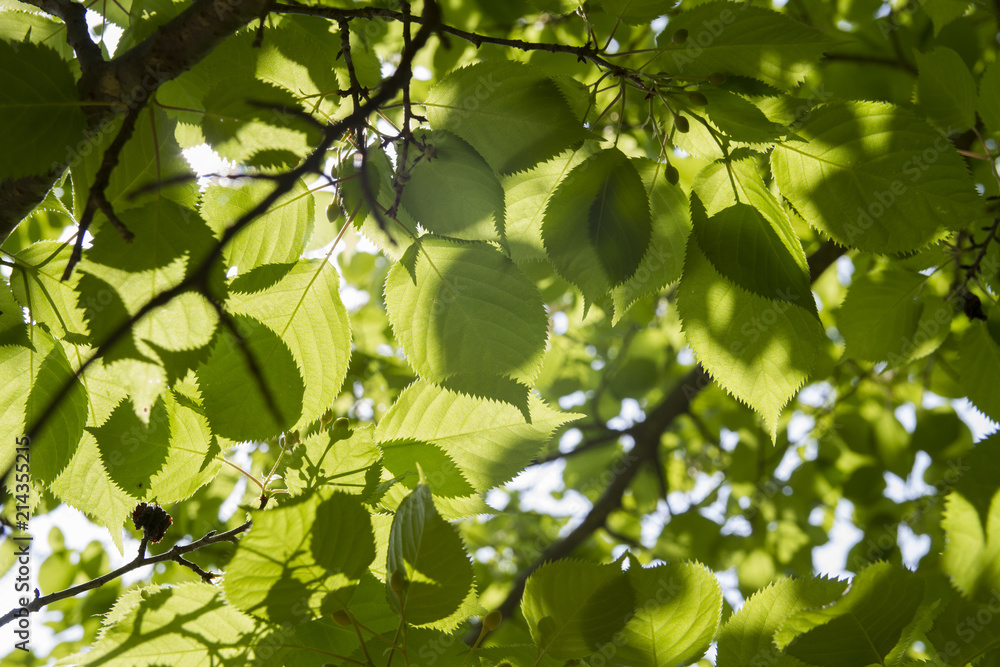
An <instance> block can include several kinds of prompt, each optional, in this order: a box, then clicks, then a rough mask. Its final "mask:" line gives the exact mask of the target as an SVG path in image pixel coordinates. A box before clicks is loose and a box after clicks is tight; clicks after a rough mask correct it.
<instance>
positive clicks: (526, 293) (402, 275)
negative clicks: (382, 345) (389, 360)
mask: <svg viewBox="0 0 1000 667" xmlns="http://www.w3.org/2000/svg"><path fill="white" fill-rule="evenodd" d="M385 303H386V310H387V311H388V314H389V321H390V322H391V323H392V327H393V331H394V332H395V334H396V339H397V340H398V341H399V342H400V344H401V345H402V347H403V349H404V350H405V351H406V354H407V359H408V360H409V362H410V364H411V365H412V366H413V368H414V370H416V371H417V373H419V374H420V375H421V376H422V377H423V378H425V379H428V380H431V381H433V382H441V381H443V380H447V379H449V378H456V377H457V378H461V377H476V376H502V377H508V378H511V379H514V380H518V381H522V382H525V383H530V382H531V380H532V378H534V376H535V373H536V372H537V371H538V368H539V366H540V364H541V360H542V354H543V352H544V350H545V340H546V338H547V336H548V331H547V321H546V317H545V308H544V305H543V303H542V296H541V294H539V292H538V288H537V287H535V285H534V283H533V282H532V281H531V280H530V279H529V278H528V277H527V276H526V275H524V273H522V272H521V270H520V269H518V268H517V266H516V265H515V264H514V263H513V262H511V261H510V260H509V259H507V258H506V257H505V256H504V255H503V254H502V253H501V252H500V251H499V250H497V249H496V248H494V247H492V246H489V245H485V244H460V243H455V242H452V241H448V240H445V239H438V238H423V239H421V241H420V242H419V244H415V245H413V246H411V248H410V249H409V250H408V251H407V257H406V258H404V259H403V260H401V261H400V262H399V263H397V264H396V265H395V266H393V267H392V269H391V270H390V271H389V275H388V277H387V278H386V282H385Z"/></svg>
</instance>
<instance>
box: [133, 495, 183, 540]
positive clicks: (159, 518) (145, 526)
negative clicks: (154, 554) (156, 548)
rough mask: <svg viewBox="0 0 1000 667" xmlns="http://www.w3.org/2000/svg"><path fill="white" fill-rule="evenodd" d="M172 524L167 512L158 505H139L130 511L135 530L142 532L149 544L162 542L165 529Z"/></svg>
mask: <svg viewBox="0 0 1000 667" xmlns="http://www.w3.org/2000/svg"><path fill="white" fill-rule="evenodd" d="M173 522H174V520H173V519H172V518H171V517H170V515H169V514H167V511H166V510H165V509H163V508H162V507H160V506H159V505H148V504H146V503H139V504H138V505H136V506H135V509H134V510H132V523H133V524H135V529H136V530H141V531H143V533H144V534H145V536H146V539H147V540H148V541H150V542H154V543H155V542H159V541H160V540H162V539H163V536H164V534H166V532H167V528H169V527H170V524H172V523H173Z"/></svg>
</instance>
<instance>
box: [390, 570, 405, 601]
mask: <svg viewBox="0 0 1000 667" xmlns="http://www.w3.org/2000/svg"><path fill="white" fill-rule="evenodd" d="M389 588H391V589H392V592H393V593H395V594H396V595H399V594H400V593H402V592H403V591H404V590H405V589H406V576H405V575H404V574H403V573H402V572H400V571H399V570H396V571H395V572H393V573H392V574H391V575H389Z"/></svg>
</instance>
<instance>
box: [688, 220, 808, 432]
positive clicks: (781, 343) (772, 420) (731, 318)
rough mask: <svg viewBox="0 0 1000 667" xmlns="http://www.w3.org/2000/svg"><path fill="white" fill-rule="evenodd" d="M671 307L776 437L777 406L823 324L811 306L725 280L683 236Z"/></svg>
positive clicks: (801, 378)
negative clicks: (676, 288)
mask: <svg viewBox="0 0 1000 667" xmlns="http://www.w3.org/2000/svg"><path fill="white" fill-rule="evenodd" d="M677 308H678V310H679V312H680V316H681V317H682V318H683V320H684V332H685V334H686V336H687V341H688V344H689V345H691V349H692V350H693V351H694V353H695V356H697V357H698V360H699V361H700V362H701V363H702V365H703V366H704V367H705V369H706V370H707V371H708V372H709V373H710V374H711V375H712V377H713V378H715V380H716V381H717V382H718V383H719V385H720V386H722V387H723V388H724V389H725V390H726V391H728V392H729V393H731V394H732V395H733V396H735V397H736V398H738V399H739V400H740V401H743V402H744V403H746V404H747V405H749V406H750V407H752V408H753V409H754V410H755V411H756V412H758V413H759V414H760V415H761V416H762V417H763V418H764V422H765V424H767V430H768V431H769V432H770V433H771V437H772V438H774V437H775V434H776V431H777V428H778V417H779V415H780V414H781V410H782V408H783V407H784V406H785V404H786V403H787V402H788V401H789V399H791V398H792V396H794V395H795V393H796V392H797V391H798V390H799V388H800V387H801V386H802V384H803V383H804V382H805V380H806V378H808V377H809V373H810V371H811V370H812V367H813V365H814V364H815V363H816V359H817V358H818V354H819V348H820V345H821V344H822V340H823V338H824V336H823V329H822V327H821V326H820V323H819V320H818V319H817V318H816V316H815V315H814V314H813V313H812V312H811V309H810V310H806V309H805V308H803V307H800V306H798V305H795V304H793V303H790V302H789V301H772V300H770V299H765V298H764V297H760V296H757V295H754V294H750V293H749V292H746V291H744V290H743V289H741V288H739V287H737V286H736V285H734V284H733V283H731V282H730V281H728V280H726V279H725V277H723V276H722V275H721V274H719V273H718V271H716V270H715V269H714V268H713V267H712V264H711V262H709V261H708V259H707V258H706V257H705V255H704V253H703V252H702V251H701V249H700V247H699V246H698V244H697V243H696V242H695V240H694V238H693V237H692V239H690V240H689V241H688V247H687V257H686V259H685V262H684V275H683V276H682V277H681V285H680V289H679V292H678V299H677Z"/></svg>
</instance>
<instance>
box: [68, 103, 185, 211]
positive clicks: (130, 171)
mask: <svg viewBox="0 0 1000 667" xmlns="http://www.w3.org/2000/svg"><path fill="white" fill-rule="evenodd" d="M120 126H121V120H120V119H116V120H113V121H111V123H110V124H109V125H107V126H105V128H104V130H103V131H102V132H101V133H100V134H99V135H97V136H96V137H94V138H93V139H91V140H90V142H88V144H87V145H85V146H79V147H78V150H79V153H77V152H74V153H73V155H72V158H73V159H72V162H71V163H70V175H71V177H72V179H73V214H74V216H76V218H77V219H79V218H80V217H81V216H82V215H83V210H84V208H85V207H86V204H87V198H88V197H89V196H90V188H91V186H92V185H93V183H94V179H95V178H96V176H97V171H98V169H100V166H101V162H102V160H103V156H104V153H105V151H106V150H107V149H108V148H109V147H110V145H111V142H112V141H114V138H115V137H116V136H117V134H118V131H119V130H120ZM175 126H176V122H175V121H173V120H171V119H169V118H167V116H166V114H165V113H164V112H163V111H161V110H159V109H152V108H147V109H144V110H143V111H141V112H140V113H139V118H138V120H137V121H136V124H135V130H134V131H133V133H132V137H131V138H130V139H129V140H128V141H127V142H126V143H125V147H124V148H123V149H122V151H121V154H120V155H119V156H118V164H117V165H116V166H115V168H114V169H113V170H112V171H111V179H110V180H109V182H108V187H107V188H106V189H105V191H104V194H105V196H106V197H107V199H108V203H110V204H111V206H112V208H113V209H114V210H115V212H117V213H119V214H120V213H121V212H122V211H124V210H126V209H129V208H135V207H139V206H142V205H143V204H145V203H147V202H150V201H157V200H159V199H164V198H166V199H170V200H173V201H175V202H177V203H179V204H181V205H182V206H185V207H187V208H194V205H195V203H196V202H197V199H198V195H199V191H198V183H197V179H196V178H195V177H194V172H192V171H191V167H190V166H189V165H188V163H187V161H186V160H185V159H184V156H183V155H181V150H180V146H179V145H178V144H177V141H176V140H175V139H174V128H175ZM165 182H170V183H173V184H172V185H158V186H157V187H153V188H152V189H147V190H145V191H144V192H143V193H142V194H139V192H140V191H141V190H143V189H144V188H149V187H150V186H152V185H154V184H162V183H165Z"/></svg>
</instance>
